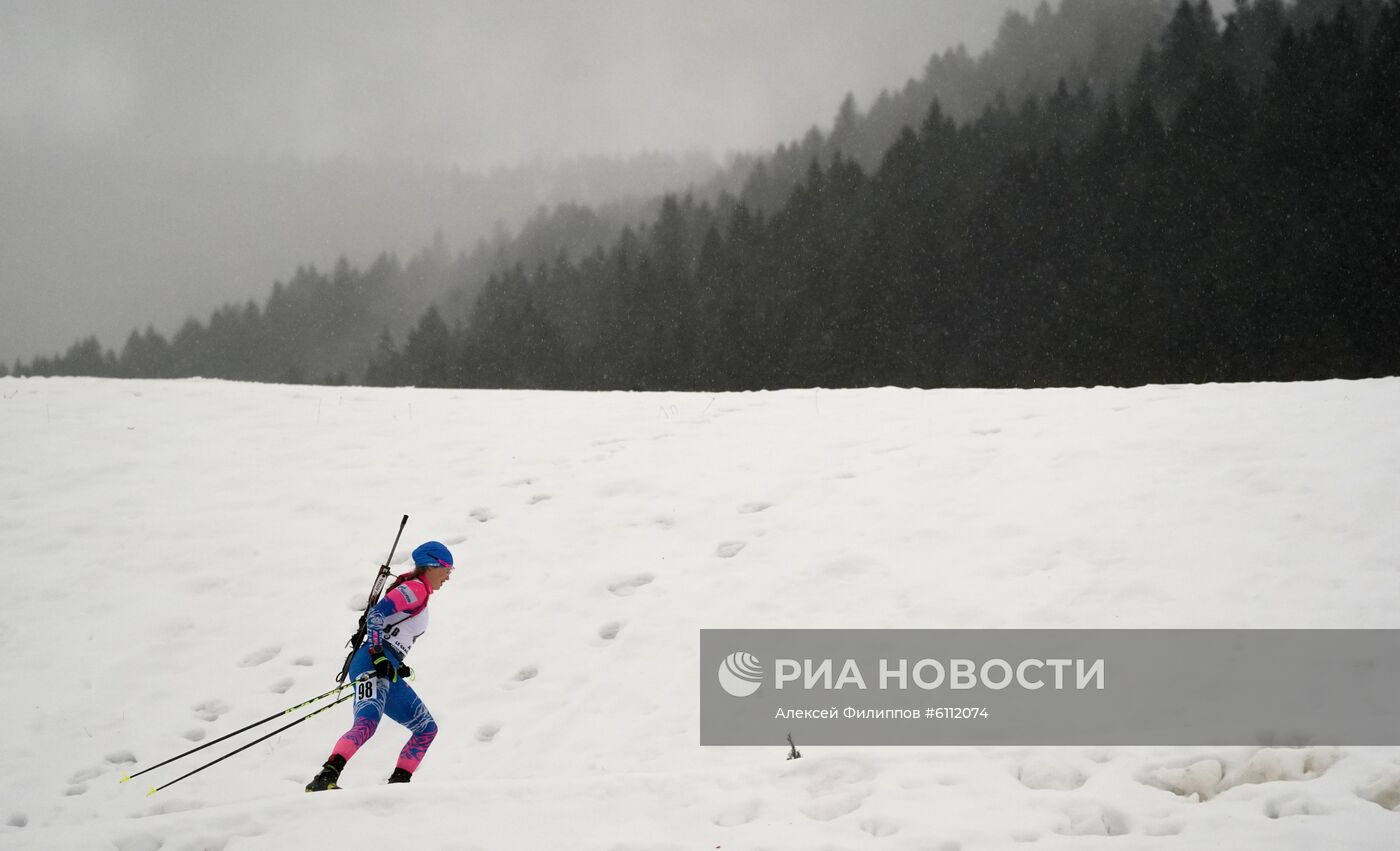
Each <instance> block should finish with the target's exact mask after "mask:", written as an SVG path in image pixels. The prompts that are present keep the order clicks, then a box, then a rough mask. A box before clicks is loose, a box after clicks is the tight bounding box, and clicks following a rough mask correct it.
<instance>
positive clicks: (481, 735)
mask: <svg viewBox="0 0 1400 851" xmlns="http://www.w3.org/2000/svg"><path fill="white" fill-rule="evenodd" d="M499 732H501V725H500V724H482V725H481V726H480V727H477V728H476V740H477V741H478V742H490V741H492V740H493V739H495V738H496V734H497V733H499Z"/></svg>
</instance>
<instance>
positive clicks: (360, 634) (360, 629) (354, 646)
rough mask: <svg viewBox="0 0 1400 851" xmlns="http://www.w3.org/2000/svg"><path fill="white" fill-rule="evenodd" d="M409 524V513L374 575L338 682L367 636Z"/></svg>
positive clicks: (402, 521) (342, 680) (338, 675)
mask: <svg viewBox="0 0 1400 851" xmlns="http://www.w3.org/2000/svg"><path fill="white" fill-rule="evenodd" d="M407 525H408V515H407V514H405V515H404V516H403V519H402V520H400V521H399V533H398V534H397V535H395V536H394V545H393V546H392V547H390V548H389V557H388V558H386V559H384V563H383V564H381V565H380V566H379V573H378V574H377V575H376V576H375V577H374V587H373V588H371V589H370V591H369V602H367V603H365V610H364V612H363V613H361V615H360V625H359V626H357V627H355V634H354V635H352V636H350V640H349V641H347V642H345V646H346V647H349V648H350V653H349V655H347V656H346V657H345V664H344V665H341V666H340V673H338V674H336V675H335V681H336V682H337V683H341V684H344V682H345V675H346V674H348V673H349V672H350V660H351V659H354V658H355V651H356V650H358V649H360V642H361V641H363V640H364V637H365V624H366V622H367V621H368V620H369V610H370V609H372V608H374V604H375V603H378V602H379V592H380V591H382V590H384V580H385V579H388V578H389V562H391V561H393V560H394V551H395V550H397V549H398V548H399V538H401V537H403V527H405V526H407Z"/></svg>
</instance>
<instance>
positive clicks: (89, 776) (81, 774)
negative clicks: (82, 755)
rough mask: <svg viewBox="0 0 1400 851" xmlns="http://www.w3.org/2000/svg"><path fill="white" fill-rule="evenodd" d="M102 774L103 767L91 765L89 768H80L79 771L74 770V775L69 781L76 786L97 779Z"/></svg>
mask: <svg viewBox="0 0 1400 851" xmlns="http://www.w3.org/2000/svg"><path fill="white" fill-rule="evenodd" d="M101 776H102V769H100V768H93V767H91V766H89V767H88V768H83V769H79V770H78V771H75V772H73V775H72V776H71V777H69V778H68V783H69V785H71V786H76V785H78V784H79V783H86V782H88V781H89V780H95V779H97V778H98V777H101Z"/></svg>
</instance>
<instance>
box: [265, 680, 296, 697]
mask: <svg viewBox="0 0 1400 851" xmlns="http://www.w3.org/2000/svg"><path fill="white" fill-rule="evenodd" d="M294 685H296V680H294V679H292V678H291V677H283V678H282V679H280V680H278V681H277V682H275V683H273V684H272V685H271V686H268V690H269V691H271V692H272V693H274V694H286V693H287V692H288V691H289V690H290V689H291V687H292V686H294Z"/></svg>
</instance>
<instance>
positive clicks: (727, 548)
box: [715, 541, 748, 558]
mask: <svg viewBox="0 0 1400 851" xmlns="http://www.w3.org/2000/svg"><path fill="white" fill-rule="evenodd" d="M746 546H748V542H747V541H725V542H724V543H722V544H720V545H719V546H718V547H715V555H717V556H719V557H720V558H734V557H735V556H736V555H738V554H739V551H740V550H742V549H743V548H744V547H746Z"/></svg>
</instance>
